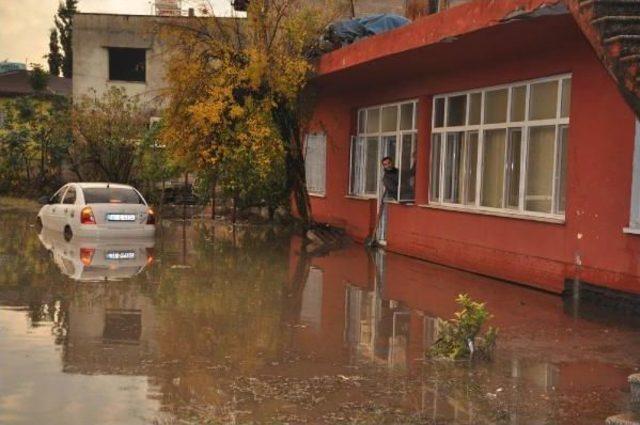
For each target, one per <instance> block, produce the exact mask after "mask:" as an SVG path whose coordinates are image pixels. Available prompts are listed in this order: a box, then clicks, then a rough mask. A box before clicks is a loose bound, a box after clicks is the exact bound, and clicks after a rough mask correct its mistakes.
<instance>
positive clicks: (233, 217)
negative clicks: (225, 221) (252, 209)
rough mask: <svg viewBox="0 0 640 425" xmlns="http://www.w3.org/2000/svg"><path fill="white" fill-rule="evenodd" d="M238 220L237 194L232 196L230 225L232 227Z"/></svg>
mask: <svg viewBox="0 0 640 425" xmlns="http://www.w3.org/2000/svg"><path fill="white" fill-rule="evenodd" d="M237 219H238V194H237V193H234V194H233V207H232V209H231V223H233V226H234V227H235V225H236V220H237Z"/></svg>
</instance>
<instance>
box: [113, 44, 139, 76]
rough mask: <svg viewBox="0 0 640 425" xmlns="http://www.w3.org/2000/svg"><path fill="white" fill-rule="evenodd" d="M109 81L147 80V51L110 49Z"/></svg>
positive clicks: (120, 48)
mask: <svg viewBox="0 0 640 425" xmlns="http://www.w3.org/2000/svg"><path fill="white" fill-rule="evenodd" d="M108 51H109V80H112V81H137V82H144V81H145V80H146V54H147V51H146V49H132V48H128V47H127V48H124V47H109V48H108Z"/></svg>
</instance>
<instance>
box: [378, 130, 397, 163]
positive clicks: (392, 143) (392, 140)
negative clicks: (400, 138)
mask: <svg viewBox="0 0 640 425" xmlns="http://www.w3.org/2000/svg"><path fill="white" fill-rule="evenodd" d="M387 156H388V157H389V158H391V162H393V164H394V165H395V166H397V165H398V162H397V161H396V136H384V137H383V138H382V152H380V159H382V158H384V157H387Z"/></svg>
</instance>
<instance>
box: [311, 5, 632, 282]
mask: <svg viewBox="0 0 640 425" xmlns="http://www.w3.org/2000/svg"><path fill="white" fill-rule="evenodd" d="M621 3H622V2H621ZM599 4H600V2H599V1H597V0H596V1H592V0H589V1H577V0H567V1H566V2H565V1H561V0H546V1H545V0H492V1H485V0H476V1H471V2H469V3H466V4H462V5H460V6H457V7H454V8H451V9H448V10H444V11H442V12H440V13H436V14H433V15H429V16H425V17H422V18H419V19H417V20H416V21H415V22H413V23H412V24H410V25H408V26H405V27H403V28H400V29H397V30H394V31H390V32H387V33H384V34H381V35H378V36H375V37H371V38H368V39H365V40H362V41H359V42H357V43H355V44H353V45H350V46H347V47H344V48H342V49H339V50H336V51H334V52H331V53H329V54H326V55H324V56H323V57H321V59H320V61H319V64H318V76H317V77H316V79H315V81H314V83H315V86H316V87H317V90H318V101H317V106H316V111H315V115H314V117H313V120H312V122H311V125H310V128H309V130H308V137H307V148H306V150H307V152H306V155H307V181H308V186H309V190H310V192H312V202H311V203H312V208H313V213H314V216H315V218H316V219H317V220H319V221H323V222H328V223H331V224H333V225H337V226H340V227H344V228H345V229H346V230H347V232H348V233H349V234H350V235H351V236H353V237H354V238H356V239H358V240H363V239H364V238H365V237H366V236H367V235H368V234H369V233H370V231H371V229H372V228H373V227H374V224H375V221H376V217H377V211H378V208H379V201H378V200H379V198H380V197H381V194H382V189H381V184H380V180H381V176H382V170H381V168H380V165H379V164H380V159H381V158H382V157H384V156H391V157H393V159H394V161H395V164H396V166H397V167H398V168H399V189H398V193H396V194H394V197H395V198H396V199H398V201H395V200H392V201H390V202H389V203H388V209H387V211H388V217H387V226H386V232H385V234H386V235H385V237H384V239H385V240H386V244H387V249H388V250H390V251H394V252H398V253H402V254H406V255H410V256H414V257H418V258H421V259H425V260H428V261H432V262H436V263H440V264H445V265H448V266H452V267H456V268H461V269H465V270H469V271H473V272H477V273H480V274H485V275H489V276H494V277H498V278H502V279H506V280H510V281H515V282H519V283H523V284H526V285H531V286H535V287H539V288H543V289H545V290H549V291H553V292H561V291H562V290H563V288H564V287H565V282H567V281H570V280H574V279H579V280H580V281H584V282H588V283H591V284H594V285H597V286H600V287H605V288H610V289H615V290H620V291H625V292H631V293H636V294H638V293H640V267H639V264H640V263H639V262H638V255H639V254H640V130H638V128H639V127H638V124H637V118H636V114H635V111H636V110H640V108H638V109H635V108H637V107H638V100H637V97H636V96H635V95H636V94H637V93H638V92H640V90H638V86H637V85H636V84H637V81H636V79H637V78H638V67H639V66H638V61H639V58H640V55H639V54H638V53H640V49H638V50H637V51H636V50H633V49H636V48H637V47H638V46H634V45H631V44H629V43H630V42H631V41H634V40H636V41H637V39H638V38H640V36H638V35H637V28H635V27H633V28H632V27H621V26H619V25H617V22H618V21H616V19H617V18H616V17H615V16H614V17H611V16H605V18H609V20H607V19H604V20H603V19H602V17H600V15H599V13H600V14H602V13H603V11H602V10H600V11H598V9H597V7H599ZM616 12H617V13H618V15H624V16H628V15H636V16H637V15H640V10H638V8H637V5H636V7H635V8H629V9H628V10H622V9H617V11H616ZM620 22H626V21H625V20H624V19H620ZM599 23H601V24H602V23H604V24H606V25H600V26H599ZM609 24H611V25H609ZM613 24H616V25H613ZM613 30H616V31H627V32H628V31H635V32H634V33H633V34H636V35H635V38H634V35H633V34H631V35H629V34H626V33H623V34H620V33H615V34H612V33H611V31H613ZM607 31H609V32H607ZM630 76H631V77H630ZM636 146H637V147H636ZM634 155H635V160H634Z"/></svg>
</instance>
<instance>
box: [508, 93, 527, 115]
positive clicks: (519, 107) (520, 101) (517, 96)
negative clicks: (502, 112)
mask: <svg viewBox="0 0 640 425" xmlns="http://www.w3.org/2000/svg"><path fill="white" fill-rule="evenodd" d="M526 102H527V86H520V87H514V88H513V89H512V90H511V121H512V122H514V121H515V122H518V121H524V110H525V106H526Z"/></svg>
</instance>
